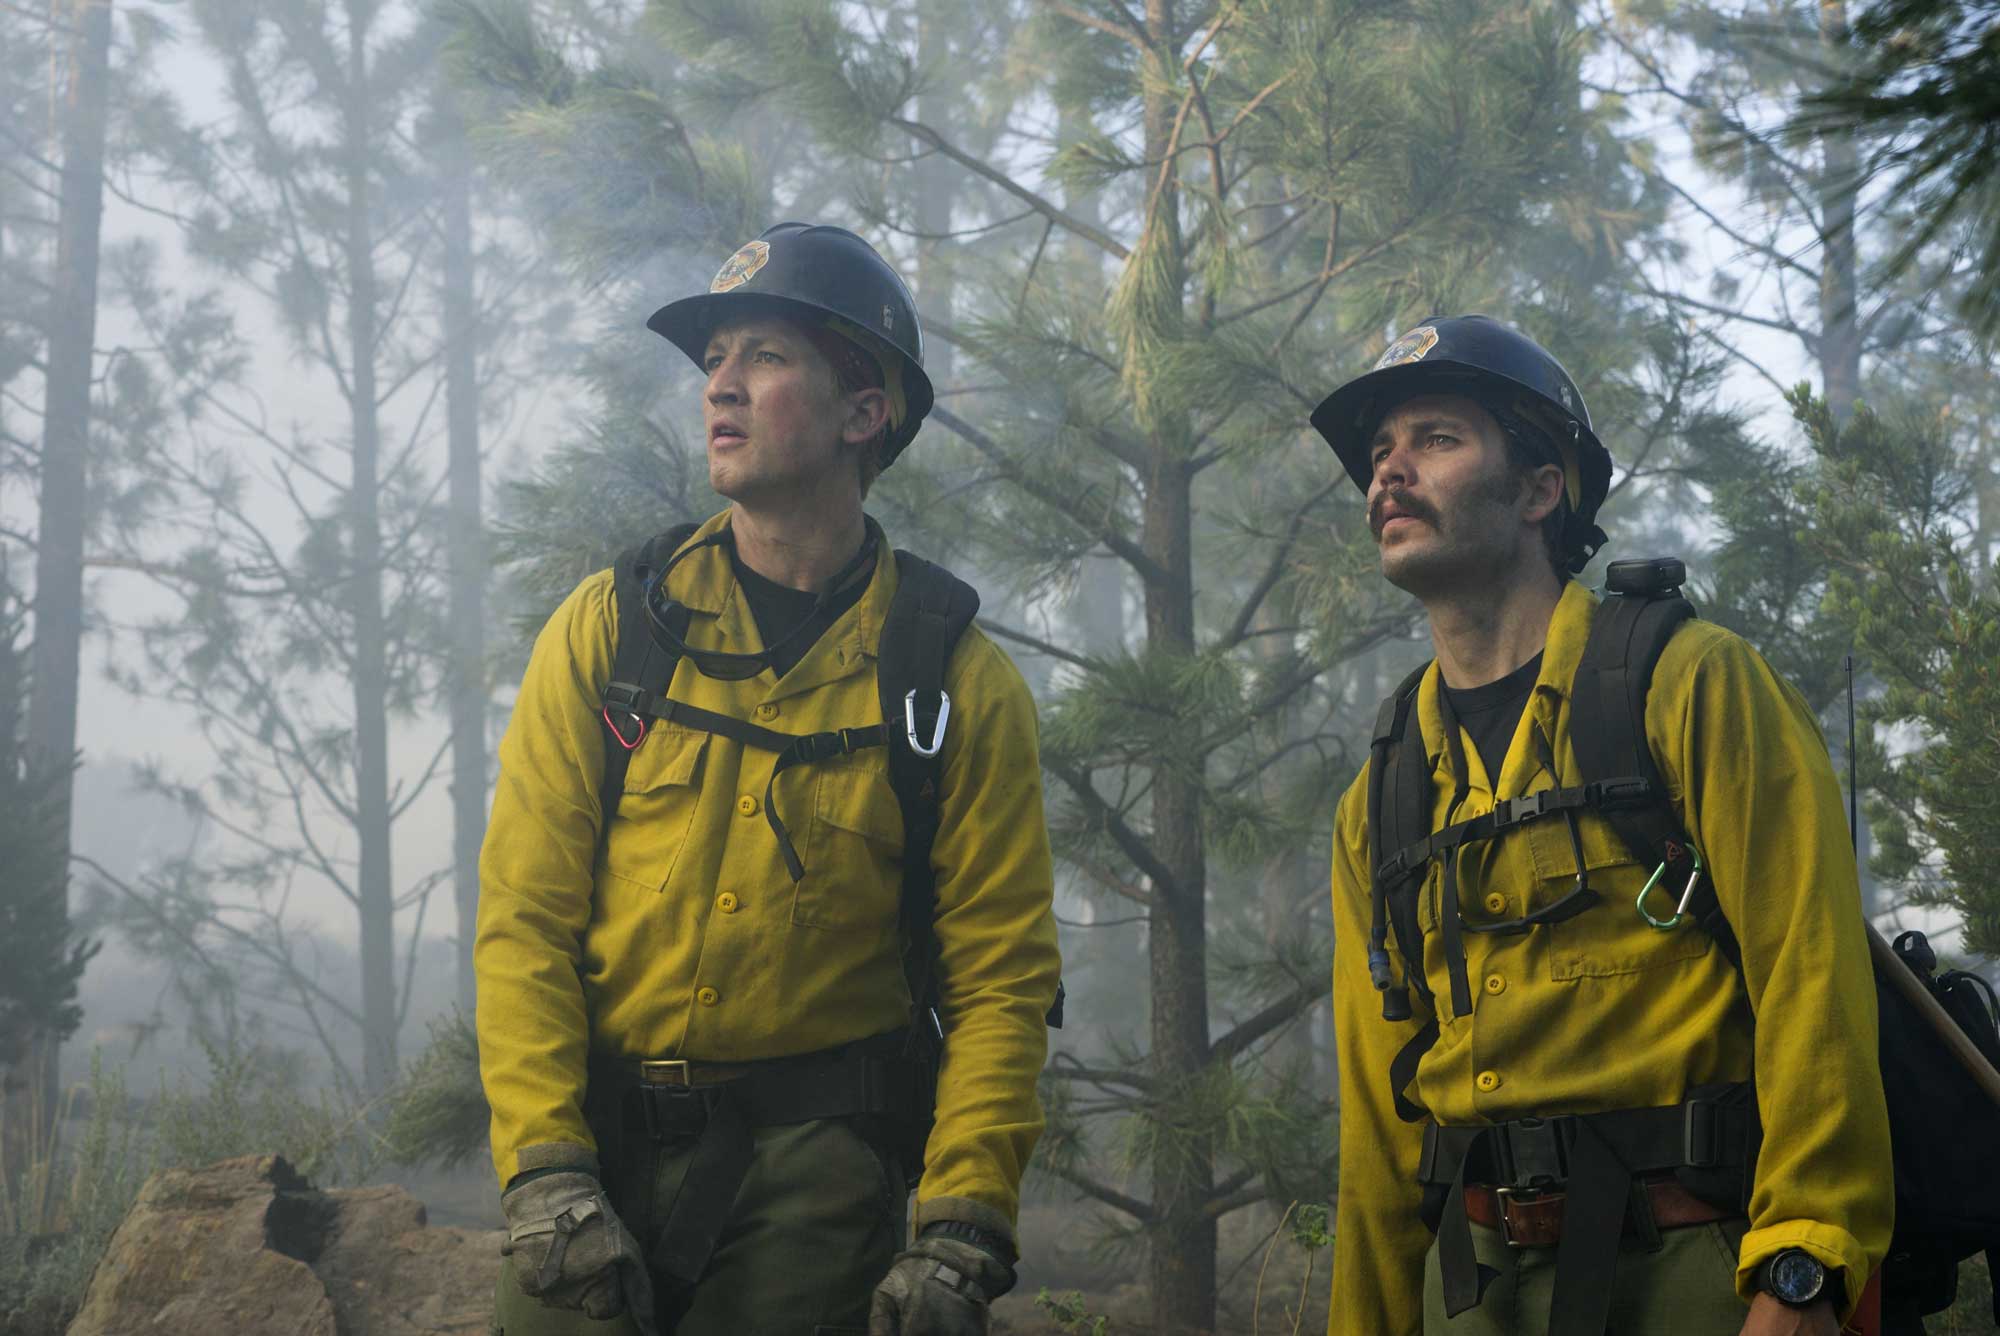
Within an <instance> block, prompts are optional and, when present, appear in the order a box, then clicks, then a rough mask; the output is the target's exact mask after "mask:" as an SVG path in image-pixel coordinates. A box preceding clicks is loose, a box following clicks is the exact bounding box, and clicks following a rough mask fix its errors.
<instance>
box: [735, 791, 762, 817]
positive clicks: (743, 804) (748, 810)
mask: <svg viewBox="0 0 2000 1336" xmlns="http://www.w3.org/2000/svg"><path fill="white" fill-rule="evenodd" d="M736 810H737V811H739V812H741V813H742V814H743V815H744V816H755V815H757V800H756V799H755V798H752V797H751V796H750V795H749V794H747V793H746V794H744V795H743V796H742V797H741V798H738V799H737V800H736Z"/></svg>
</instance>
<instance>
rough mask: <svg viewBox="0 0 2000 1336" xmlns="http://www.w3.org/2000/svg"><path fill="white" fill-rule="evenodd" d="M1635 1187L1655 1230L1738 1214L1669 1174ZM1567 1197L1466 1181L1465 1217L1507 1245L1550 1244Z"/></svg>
mask: <svg viewBox="0 0 2000 1336" xmlns="http://www.w3.org/2000/svg"><path fill="white" fill-rule="evenodd" d="M1635 1186H1638V1187H1640V1188H1642V1189H1643V1190H1644V1191H1645V1194H1646V1202H1647V1204H1648V1205H1649V1206H1650V1207H1651V1208H1652V1213H1653V1224H1654V1227H1655V1228H1658V1229H1678V1228H1680V1227H1682V1226H1685V1225H1706V1224H1711V1223H1713V1222H1714V1221H1717V1220H1727V1219H1729V1218H1730V1217H1732V1216H1734V1215H1735V1214H1737V1213H1736V1212H1734V1211H1725V1210H1723V1209H1721V1208H1720V1207H1717V1206H1715V1205H1713V1204H1711V1203H1709V1202H1705V1201H1703V1200H1702V1199H1701V1198H1699V1197H1697V1196H1695V1195H1694V1194H1693V1193H1692V1192H1689V1191H1688V1190H1687V1189H1686V1188H1684V1187H1682V1186H1681V1185H1680V1183H1679V1181H1677V1180H1675V1179H1672V1178H1655V1179H1649V1180H1647V1181H1645V1182H1644V1183H1640V1184H1637V1185H1635ZM1567 1197H1568V1194H1566V1193H1561V1192H1541V1193H1535V1192H1517V1191H1514V1190H1512V1189H1509V1188H1496V1187H1490V1186H1488V1185H1486V1184H1484V1183H1468V1184H1466V1185H1465V1218H1466V1219H1468V1220H1470V1221H1472V1223H1473V1224H1475V1225H1484V1226H1485V1227H1486V1228H1488V1229H1497V1230H1499V1231H1500V1232H1501V1234H1502V1235H1504V1236H1505V1237H1506V1240H1507V1246H1508V1247H1510V1248H1553V1247H1555V1246H1556V1244H1557V1243H1558V1242H1560V1241H1561V1239H1562V1224H1563V1206H1564V1203H1565V1201H1566V1200H1567Z"/></svg>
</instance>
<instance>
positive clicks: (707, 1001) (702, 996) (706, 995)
mask: <svg viewBox="0 0 2000 1336" xmlns="http://www.w3.org/2000/svg"><path fill="white" fill-rule="evenodd" d="M694 997H695V1001H697V1002H699V1003H701V1004H702V1005H703V1006H704V1007H712V1006H714V1005H715V1004H716V1003H718V1002H720V1001H721V1000H722V994H720V993H718V992H716V991H715V990H714V989H713V988H704V989H702V990H701V991H700V992H698V993H696V994H695V995H694ZM1480 1079H1481V1080H1484V1079H1485V1078H1484V1077H1482V1078H1480ZM1495 1079H1496V1081H1497V1079H1498V1078H1495Z"/></svg>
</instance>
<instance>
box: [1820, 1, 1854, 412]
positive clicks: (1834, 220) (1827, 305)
mask: <svg viewBox="0 0 2000 1336" xmlns="http://www.w3.org/2000/svg"><path fill="white" fill-rule="evenodd" d="M1819 35H1820V43H1821V45H1823V46H1826V47H1829V48H1832V50H1831V51H1830V52H1829V53H1828V54H1829V57H1830V61H1831V62H1832V63H1834V64H1835V65H1836V66H1837V65H1838V63H1839V62H1840V58H1841V56H1842V55H1843V53H1844V49H1845V48H1846V46H1847V43H1848V32H1847V3H1846V0H1820V6H1819ZM1858 173H1859V163H1858V159H1857V157H1856V155H1855V150H1854V139H1853V136H1851V135H1848V134H1841V133H1834V134H1828V135H1825V136H1823V137H1822V138H1821V140H1820V182H1819V186H1820V189H1819V208H1820V236H1821V240H1822V243H1823V246H1822V250H1823V253H1822V255H1821V257H1820V278H1819V304H1820V359H1819V360H1820V374H1821V377H1822V379H1823V381H1824V382H1825V387H1826V404H1827V407H1828V409H1830V410H1831V411H1832V413H1833V415H1834V418H1835V420H1837V421H1845V420H1846V419H1847V416H1848V414H1850V413H1852V412H1853V411H1854V402H1855V400H1856V399H1858V398H1860V397H1861V321H1860V318H1859V316H1858V314H1857V312H1856V309H1855V303H1856V292H1857V287H1856V282H1855V248H1854V199H1855V194H1856V191H1857V190H1858V189H1859V186H1860V182H1859V180H1858Z"/></svg>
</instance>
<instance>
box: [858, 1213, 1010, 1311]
mask: <svg viewBox="0 0 2000 1336" xmlns="http://www.w3.org/2000/svg"><path fill="white" fill-rule="evenodd" d="M1013 1288H1014V1268H1013V1267H1011V1266H1009V1265H1007V1264H1006V1263H1005V1262H1003V1261H1001V1260H1000V1259H999V1258H997V1257H995V1256H994V1255H993V1254H992V1253H990V1252H987V1251H986V1250H985V1249H984V1248H981V1247H979V1246H978V1245H977V1244H973V1243H967V1242H966V1241H965V1240H963V1239H954V1238H945V1237H939V1236H936V1235H932V1236H929V1237H925V1238H919V1239H918V1240H917V1241H916V1242H915V1243H913V1244H911V1245H910V1246H909V1247H908V1248H907V1249H905V1250H904V1251H902V1252H900V1253H897V1254H896V1264H895V1265H894V1266H892V1267H890V1268H889V1274H888V1275H886V1276H884V1277H882V1283H881V1284H880V1285H877V1286H876V1287H875V1302H874V1304H873V1306H872V1307H870V1308H869V1310H868V1336H986V1329H987V1317H988V1313H987V1305H988V1304H990V1303H992V1302H993V1301H994V1300H995V1299H997V1298H999V1297H1000V1296H1001V1295H1003V1294H1005V1293H1006V1292H1007V1291H1008V1290H1011V1289H1013Z"/></svg>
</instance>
